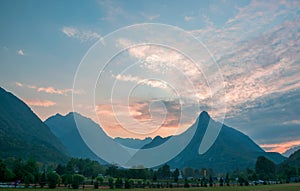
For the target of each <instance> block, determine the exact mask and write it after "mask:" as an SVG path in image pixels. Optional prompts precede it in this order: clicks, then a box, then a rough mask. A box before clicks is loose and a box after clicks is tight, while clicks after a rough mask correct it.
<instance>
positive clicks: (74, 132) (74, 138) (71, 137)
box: [45, 112, 106, 163]
mask: <svg viewBox="0 0 300 191" xmlns="http://www.w3.org/2000/svg"><path fill="white" fill-rule="evenodd" d="M74 115H77V119H78V120H80V121H78V122H79V123H83V124H84V125H85V126H86V127H92V126H97V127H99V125H98V124H96V123H94V122H93V121H92V120H91V119H89V118H86V117H83V116H81V115H80V114H78V113H73V112H71V113H69V114H67V115H66V116H62V115H60V114H56V115H55V116H52V117H49V118H48V119H47V120H46V121H45V124H47V125H48V126H49V128H50V130H51V131H52V132H53V134H54V135H55V136H57V138H58V139H60V140H61V142H62V144H63V145H64V146H65V147H66V149H67V151H68V153H70V155H71V156H72V157H79V158H90V159H92V160H97V161H99V162H101V163H106V162H105V161H103V160H102V159H100V158H99V157H98V156H97V155H96V154H94V153H93V152H92V151H91V150H90V149H89V147H88V146H87V145H86V144H85V142H84V141H83V139H82V138H81V136H80V133H79V131H78V129H77V127H76V123H75V119H74ZM99 128H100V127H99Z"/></svg>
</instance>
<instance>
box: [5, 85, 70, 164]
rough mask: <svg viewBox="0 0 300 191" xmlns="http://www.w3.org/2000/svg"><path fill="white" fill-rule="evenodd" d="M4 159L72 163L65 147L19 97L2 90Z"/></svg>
mask: <svg viewBox="0 0 300 191" xmlns="http://www.w3.org/2000/svg"><path fill="white" fill-rule="evenodd" d="M0 157H1V158H7V157H14V158H23V159H28V158H30V157H32V158H34V159H35V160H37V161H40V162H54V163H62V162H65V161H67V160H68V156H67V152H66V149H65V147H64V146H63V145H62V144H61V142H60V140H59V139H58V138H57V137H56V136H55V135H53V134H52V132H51V131H50V129H49V127H48V126H47V125H45V124H44V123H43V122H42V121H41V120H40V119H39V118H38V117H37V116H36V115H35V114H34V113H33V111H32V110H31V109H30V108H29V107H28V106H27V105H26V104H25V103H24V102H23V101H21V100H20V99H19V98H17V97H16V96H14V95H13V94H11V93H9V92H7V91H5V90H4V89H3V88H1V87H0Z"/></svg>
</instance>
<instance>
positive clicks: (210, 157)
mask: <svg viewBox="0 0 300 191" xmlns="http://www.w3.org/2000/svg"><path fill="white" fill-rule="evenodd" d="M73 115H77V119H79V120H81V121H84V123H85V126H86V127H87V128H88V127H89V126H91V125H92V126H96V127H98V128H100V126H99V125H98V124H96V123H94V122H93V121H92V120H90V119H88V118H85V117H83V116H81V115H79V114H76V113H70V114H68V115H66V116H61V115H59V114H57V115H55V116H52V117H50V118H49V119H47V120H46V121H45V123H46V124H47V125H48V126H49V127H50V129H51V130H52V132H53V133H54V134H55V135H56V136H57V137H58V138H59V139H60V140H61V141H62V143H63V144H64V145H65V147H66V148H67V149H68V151H69V152H70V153H71V155H72V156H75V157H89V158H93V159H95V158H94V157H95V155H94V154H93V153H92V151H91V150H90V149H89V148H88V147H87V146H86V145H85V143H84V141H83V140H82V139H81V137H80V135H79V132H78V130H77V128H76V124H75V122H74V116H73ZM210 120H212V121H211V123H212V124H213V125H212V128H213V126H214V125H215V124H216V123H217V122H215V121H213V119H211V118H210V116H209V115H208V113H207V112H202V113H201V114H200V116H199V118H198V119H197V121H196V122H195V123H194V124H193V125H192V126H191V127H190V128H189V129H188V130H187V131H186V132H184V133H182V134H180V135H177V137H178V138H179V139H178V140H180V139H181V140H183V139H184V138H185V137H184V136H186V135H187V134H188V133H190V132H192V131H193V130H194V131H195V134H194V136H193V138H192V140H191V141H190V143H189V144H188V145H187V147H186V148H185V149H184V150H183V151H182V152H181V153H179V154H178V155H177V156H176V157H175V158H173V159H172V160H170V161H169V162H168V164H169V165H171V167H172V168H175V167H176V168H184V167H187V166H189V167H193V168H204V167H205V168H212V169H214V170H215V171H216V172H227V171H233V170H235V169H245V168H247V167H250V168H253V167H254V164H255V162H256V159H257V157H258V156H261V155H262V156H265V157H267V158H269V159H271V160H272V161H274V162H275V163H280V162H282V161H284V160H285V157H283V156H282V155H280V154H279V153H268V152H265V151H264V150H263V149H261V148H260V147H259V146H258V145H257V144H255V143H254V142H253V141H252V140H251V139H250V138H249V137H248V136H246V135H245V134H243V133H241V132H239V131H237V130H235V129H233V128H230V127H228V126H226V125H223V127H222V129H221V131H220V134H219V136H218V138H217V140H216V142H215V143H214V144H213V146H212V147H211V148H210V149H209V150H208V151H207V152H206V153H205V154H203V155H199V154H198V149H199V145H200V142H201V140H202V137H203V135H204V133H205V131H206V128H207V125H208V123H209V121H210ZM170 138H171V136H170V137H166V138H163V137H160V136H157V137H155V138H154V139H153V140H152V139H149V138H147V139H144V140H139V139H124V138H116V139H115V141H116V142H118V143H120V144H122V145H124V146H127V147H131V148H138V147H141V146H142V145H144V146H143V147H142V149H147V148H153V147H156V146H158V145H160V144H162V143H164V142H165V141H167V140H168V139H170ZM182 138H183V139H182ZM149 141H150V142H149ZM147 142H148V144H147ZM138 154H139V153H137V155H138ZM159 154H160V153H157V154H153V156H149V157H147V159H148V160H152V157H158V156H159Z"/></svg>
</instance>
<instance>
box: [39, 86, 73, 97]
mask: <svg viewBox="0 0 300 191" xmlns="http://www.w3.org/2000/svg"><path fill="white" fill-rule="evenodd" d="M37 91H38V92H45V93H49V94H59V95H67V94H68V93H70V92H72V89H56V88H54V87H52V86H49V87H40V88H38V89H37Z"/></svg>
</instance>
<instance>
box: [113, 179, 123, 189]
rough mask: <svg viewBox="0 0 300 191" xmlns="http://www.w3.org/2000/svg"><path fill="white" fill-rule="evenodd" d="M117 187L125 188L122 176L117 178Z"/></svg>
mask: <svg viewBox="0 0 300 191" xmlns="http://www.w3.org/2000/svg"><path fill="white" fill-rule="evenodd" d="M115 187H116V188H123V180H122V178H117V180H116V182H115Z"/></svg>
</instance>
